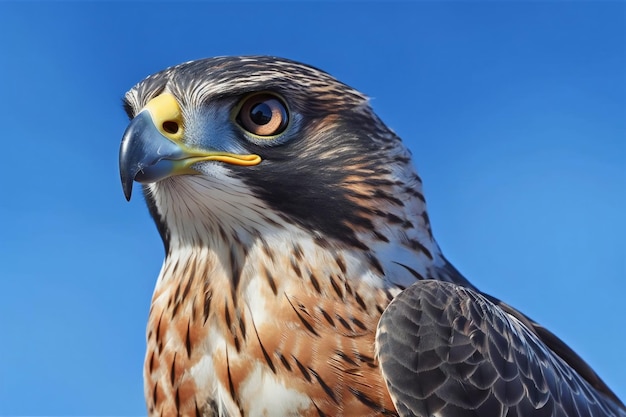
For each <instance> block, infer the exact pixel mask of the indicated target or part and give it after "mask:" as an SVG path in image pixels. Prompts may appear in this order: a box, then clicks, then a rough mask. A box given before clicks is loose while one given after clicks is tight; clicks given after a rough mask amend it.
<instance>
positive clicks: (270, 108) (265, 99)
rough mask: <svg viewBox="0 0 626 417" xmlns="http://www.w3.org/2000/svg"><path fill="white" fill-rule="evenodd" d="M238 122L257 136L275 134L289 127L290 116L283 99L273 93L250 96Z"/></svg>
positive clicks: (238, 116) (239, 115)
mask: <svg viewBox="0 0 626 417" xmlns="http://www.w3.org/2000/svg"><path fill="white" fill-rule="evenodd" d="M237 122H238V123H239V124H240V125H241V126H242V127H243V128H244V129H246V130H247V131H248V132H250V133H252V134H253V135H256V136H275V135H278V134H279V133H282V132H283V131H284V130H285V128H286V127H287V123H288V122H289V116H288V115H287V108H286V106H285V104H284V103H283V102H282V100H281V99H280V98H278V97H276V96H275V95H272V94H266V93H262V94H255V95H253V96H251V97H248V98H247V99H246V100H245V101H244V103H243V105H242V106H241V109H240V110H239V114H238V115H237Z"/></svg>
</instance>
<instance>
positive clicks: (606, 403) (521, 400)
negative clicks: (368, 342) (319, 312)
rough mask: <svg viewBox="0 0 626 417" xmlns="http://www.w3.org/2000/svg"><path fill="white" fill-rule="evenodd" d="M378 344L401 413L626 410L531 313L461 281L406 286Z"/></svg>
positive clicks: (536, 416)
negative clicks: (549, 339)
mask: <svg viewBox="0 0 626 417" xmlns="http://www.w3.org/2000/svg"><path fill="white" fill-rule="evenodd" d="M507 309H511V307H508V306H507ZM511 310H512V309H511ZM376 348H377V352H378V357H379V360H380V365H381V370H382V374H383V377H384V378H385V381H386V383H387V387H388V389H389V392H390V394H391V397H392V399H393V401H394V404H395V405H396V409H397V410H398V413H399V414H400V416H402V417H408V416H424V417H426V416H440V417H448V416H450V417H452V416H454V417H465V416H473V417H476V416H479V417H480V416H483V417H493V416H508V417H513V416H524V417H540V416H545V417H548V416H554V417H556V416H563V417H566V416H567V417H599V416H602V417H626V409H624V408H623V405H621V404H619V403H618V402H616V401H614V400H613V399H612V398H610V397H609V396H607V395H605V394H604V393H602V392H600V391H598V390H597V389H595V388H594V387H592V386H591V385H590V383H589V382H588V381H587V380H585V379H584V378H583V377H581V376H580V375H579V374H578V373H577V372H576V371H575V370H574V369H573V368H572V367H571V366H569V365H568V363H566V362H565V361H564V360H563V359H561V357H559V356H558V355H557V354H556V353H555V352H553V351H552V350H551V349H550V348H548V347H547V346H546V345H545V344H544V343H543V342H542V340H541V339H540V336H539V335H538V334H536V333H535V331H534V330H530V329H529V328H528V327H527V325H526V324H525V323H524V320H520V319H518V318H517V317H516V316H515V315H512V314H510V313H509V312H507V311H505V310H504V309H503V308H501V307H500V306H499V305H497V304H495V303H494V302H493V300H492V299H490V298H488V296H484V295H482V294H480V293H479V292H478V291H476V290H473V289H470V288H466V287H462V286H458V285H456V284H452V283H448V282H443V281H434V280H424V281H418V282H416V283H415V284H413V285H412V286H411V287H409V288H407V289H406V290H405V291H403V292H402V293H401V294H400V295H398V296H397V297H396V298H395V299H394V300H393V301H392V302H391V303H390V305H389V306H388V307H387V309H386V310H385V312H384V313H383V315H382V317H381V319H380V323H379V325H378V332H377V338H376Z"/></svg>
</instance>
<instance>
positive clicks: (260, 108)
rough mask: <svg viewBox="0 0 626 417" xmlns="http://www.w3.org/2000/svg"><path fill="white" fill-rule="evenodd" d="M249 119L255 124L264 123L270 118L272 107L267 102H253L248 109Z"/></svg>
mask: <svg viewBox="0 0 626 417" xmlns="http://www.w3.org/2000/svg"><path fill="white" fill-rule="evenodd" d="M250 120H252V121H253V122H254V123H256V124H257V125H266V124H268V123H269V122H270V120H272V108H271V107H270V106H268V105H267V103H265V102H263V103H259V104H255V105H254V107H252V108H251V109H250Z"/></svg>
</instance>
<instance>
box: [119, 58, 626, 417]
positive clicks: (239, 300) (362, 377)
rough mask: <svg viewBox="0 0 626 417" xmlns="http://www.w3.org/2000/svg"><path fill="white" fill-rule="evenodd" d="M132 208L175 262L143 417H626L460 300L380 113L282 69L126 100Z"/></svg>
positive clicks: (524, 339)
mask: <svg viewBox="0 0 626 417" xmlns="http://www.w3.org/2000/svg"><path fill="white" fill-rule="evenodd" d="M124 106H125V109H126V112H127V113H128V116H129V118H130V119H131V121H130V124H129V126H128V127H127V129H126V131H125V133H124V136H123V139H122V143H121V149H120V157H119V158H120V159H119V163H120V174H121V180H122V186H123V190H124V193H125V195H126V198H127V199H130V196H131V190H132V186H133V182H134V181H137V182H140V183H142V184H143V193H144V196H145V199H146V201H147V205H148V207H149V210H150V213H151V215H152V217H153V218H154V221H155V223H156V226H157V228H158V230H159V232H160V235H161V237H162V239H163V243H164V246H165V252H166V257H165V261H164V264H163V267H162V270H161V273H160V275H159V277H158V280H157V283H156V288H155V290H154V295H153V298H152V305H151V308H150V315H149V321H148V328H147V353H146V358H145V367H144V380H145V384H144V385H145V397H146V402H147V407H148V411H149V415H150V416H229V417H240V416H309V417H312V416H316V417H323V416H329V417H331V416H345V417H350V416H402V417H406V416H420V417H421V416H424V417H425V416H439V417H452V416H455V417H465V416H483V417H493V416H569V417H573V416H621V417H624V416H626V408H625V407H624V404H623V403H622V402H621V401H620V400H619V399H618V398H617V397H616V395H615V394H614V393H613V392H612V391H611V390H610V389H609V388H608V387H607V385H606V384H605V383H604V382H603V381H602V380H601V379H600V378H599V377H598V375H596V373H595V372H594V371H593V370H592V369H591V368H590V367H589V366H588V365H587V364H586V363H585V362H584V361H583V360H582V359H581V358H580V357H579V356H578V355H576V354H575V353H574V352H573V351H572V350H571V349H570V348H569V347H568V346H567V345H565V344H564V343H563V342H562V341H561V340H560V339H558V338H557V337H556V336H554V335H553V334H552V333H550V332H549V331H548V330H546V329H545V328H543V327H542V326H540V325H539V324H537V323H536V322H534V321H533V320H531V319H530V318H528V317H527V316H525V315H524V314H522V313H520V312H519V311H518V310H516V309H515V308H513V307H511V306H509V305H507V304H505V303H503V302H501V301H500V300H498V299H496V298H494V297H492V296H489V295H487V294H485V293H483V292H481V291H480V290H478V289H477V288H476V287H475V286H474V285H472V284H471V283H470V282H469V281H468V280H466V279H465V278H464V277H463V276H462V275H461V274H460V273H459V272H458V271H457V270H456V269H455V268H454V267H453V266H452V265H451V264H450V263H449V262H448V261H447V260H446V258H445V257H444V256H443V254H442V253H441V251H440V249H439V246H438V245H437V243H436V241H435V239H434V238H433V234H432V231H431V227H430V222H429V218H428V214H427V211H426V204H425V200H424V195H423V193H422V181H421V179H420V177H419V176H418V175H417V173H416V171H415V170H414V168H413V165H412V162H411V155H410V152H409V151H408V150H407V148H406V147H405V146H404V145H403V143H402V142H401V140H400V138H398V137H397V136H396V135H395V134H394V133H393V132H392V131H391V130H390V129H389V128H387V127H386V126H385V124H383V122H382V121H381V120H380V119H379V118H378V117H377V116H376V115H375V113H374V112H373V111H372V109H371V107H370V105H369V104H368V100H367V98H366V97H365V96H364V95H363V94H361V93H360V92H358V91H356V90H354V89H352V88H350V87H349V86H347V85H345V84H343V83H341V82H339V81H337V80H336V79H334V78H333V77H331V76H330V75H328V74H327V73H325V72H323V71H320V70H318V69H316V68H313V67H310V66H306V65H303V64H300V63H297V62H293V61H290V60H286V59H280V58H274V57H264V56H252V57H222V58H211V59H203V60H198V61H192V62H187V63H183V64H180V65H177V66H174V67H171V68H168V69H165V70H164V71H161V72H159V73H156V74H154V75H151V76H149V77H148V78H146V79H145V80H143V81H141V82H140V83H139V84H137V85H136V86H134V87H133V88H132V89H131V90H130V91H129V92H128V93H127V94H126V95H125V98H124Z"/></svg>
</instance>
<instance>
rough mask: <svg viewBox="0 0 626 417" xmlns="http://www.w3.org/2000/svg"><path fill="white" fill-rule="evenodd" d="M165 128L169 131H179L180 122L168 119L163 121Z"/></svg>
mask: <svg viewBox="0 0 626 417" xmlns="http://www.w3.org/2000/svg"><path fill="white" fill-rule="evenodd" d="M163 130H165V131H166V132H167V133H172V134H174V133H178V123H176V122H172V121H170V120H168V121H167V122H163Z"/></svg>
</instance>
